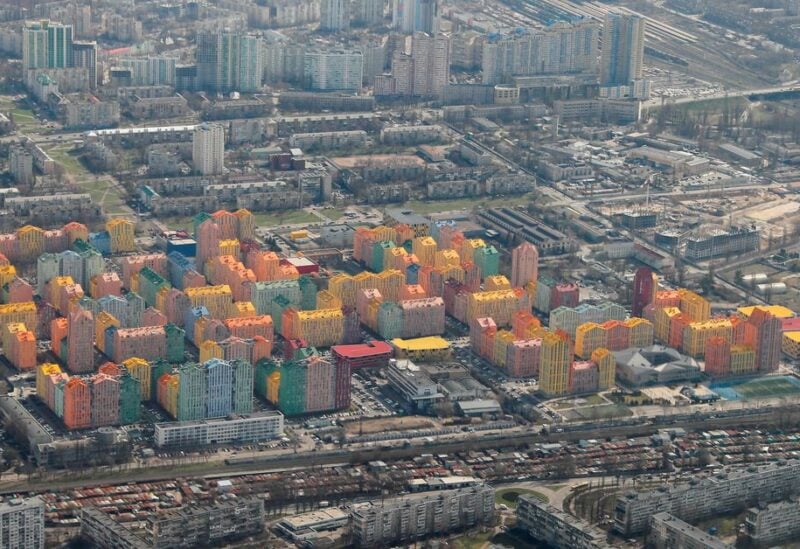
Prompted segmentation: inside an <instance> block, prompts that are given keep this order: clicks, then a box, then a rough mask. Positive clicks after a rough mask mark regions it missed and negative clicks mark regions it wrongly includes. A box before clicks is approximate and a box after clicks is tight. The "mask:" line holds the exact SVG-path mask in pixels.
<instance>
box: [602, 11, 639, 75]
mask: <svg viewBox="0 0 800 549" xmlns="http://www.w3.org/2000/svg"><path fill="white" fill-rule="evenodd" d="M646 27H647V21H646V20H645V19H644V18H643V17H640V16H638V15H630V14H620V13H612V12H609V13H608V14H607V15H606V20H605V25H603V51H602V62H601V65H600V66H601V70H600V85H601V86H627V85H629V84H630V83H631V82H633V81H634V80H639V79H641V78H642V67H643V65H644V33H645V30H646Z"/></svg>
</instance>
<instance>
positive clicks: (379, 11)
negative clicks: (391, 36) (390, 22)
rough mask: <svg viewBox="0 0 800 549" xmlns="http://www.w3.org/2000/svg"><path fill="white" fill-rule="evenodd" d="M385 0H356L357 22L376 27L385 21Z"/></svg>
mask: <svg viewBox="0 0 800 549" xmlns="http://www.w3.org/2000/svg"><path fill="white" fill-rule="evenodd" d="M384 3H385V2H384V0H356V3H355V22H356V23H358V24H359V25H363V26H365V27H374V26H376V25H380V24H381V23H382V22H383V7H384Z"/></svg>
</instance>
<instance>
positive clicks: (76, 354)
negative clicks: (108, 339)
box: [67, 310, 94, 374]
mask: <svg viewBox="0 0 800 549" xmlns="http://www.w3.org/2000/svg"><path fill="white" fill-rule="evenodd" d="M67 345H68V349H67V368H69V370H70V372H73V373H76V374H82V373H86V372H91V371H94V317H93V316H92V313H91V312H89V311H84V310H78V311H75V312H73V313H70V315H69V324H68V331H67Z"/></svg>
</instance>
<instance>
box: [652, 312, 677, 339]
mask: <svg viewBox="0 0 800 549" xmlns="http://www.w3.org/2000/svg"><path fill="white" fill-rule="evenodd" d="M680 314H681V310H680V309H679V308H678V307H661V308H659V309H656V311H655V322H654V324H655V336H656V338H657V339H658V340H659V341H661V342H662V343H668V342H669V332H670V326H671V324H672V319H673V318H676V317H677V316H678V315H680Z"/></svg>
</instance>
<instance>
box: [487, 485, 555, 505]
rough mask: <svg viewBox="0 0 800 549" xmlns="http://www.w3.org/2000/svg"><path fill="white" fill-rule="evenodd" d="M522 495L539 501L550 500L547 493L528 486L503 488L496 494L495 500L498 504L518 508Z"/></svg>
mask: <svg viewBox="0 0 800 549" xmlns="http://www.w3.org/2000/svg"><path fill="white" fill-rule="evenodd" d="M520 496H532V497H534V498H536V499H538V500H539V501H550V498H548V497H547V496H546V495H544V494H542V493H541V492H537V491H536V490H528V489H527V488H503V489H502V490H498V491H497V492H495V494H494V502H495V503H496V504H497V505H507V506H508V507H509V509H516V508H517V502H518V501H519V497H520Z"/></svg>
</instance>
